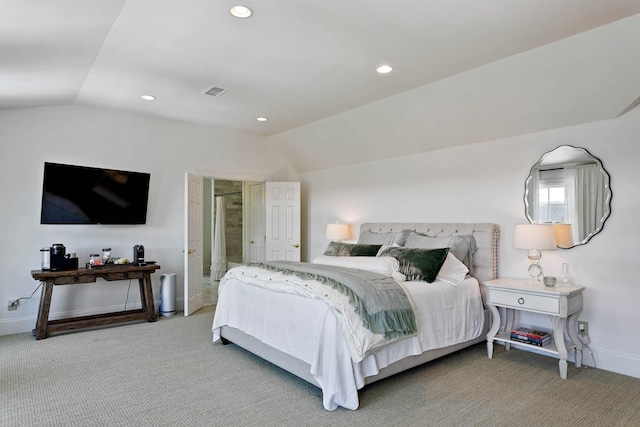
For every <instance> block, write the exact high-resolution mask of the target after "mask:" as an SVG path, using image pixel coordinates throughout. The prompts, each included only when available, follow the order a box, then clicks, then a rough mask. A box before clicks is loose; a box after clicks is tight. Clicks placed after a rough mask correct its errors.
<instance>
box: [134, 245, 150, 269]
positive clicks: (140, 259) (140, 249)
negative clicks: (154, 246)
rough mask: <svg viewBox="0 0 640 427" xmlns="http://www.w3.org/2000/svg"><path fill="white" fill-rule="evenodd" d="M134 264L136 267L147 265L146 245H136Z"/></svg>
mask: <svg viewBox="0 0 640 427" xmlns="http://www.w3.org/2000/svg"><path fill="white" fill-rule="evenodd" d="M133 263H134V264H135V265H147V264H146V263H145V262H144V245H135V246H134V247H133Z"/></svg>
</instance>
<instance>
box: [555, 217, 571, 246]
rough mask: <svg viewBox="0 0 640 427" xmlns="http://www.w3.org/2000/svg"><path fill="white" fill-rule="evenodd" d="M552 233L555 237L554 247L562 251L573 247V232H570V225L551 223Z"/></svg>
mask: <svg viewBox="0 0 640 427" xmlns="http://www.w3.org/2000/svg"><path fill="white" fill-rule="evenodd" d="M552 225H553V231H554V233H555V235H556V246H557V247H559V248H563V249H568V248H572V247H574V246H575V243H573V232H572V231H571V224H558V223H555V222H554V223H553V224H552Z"/></svg>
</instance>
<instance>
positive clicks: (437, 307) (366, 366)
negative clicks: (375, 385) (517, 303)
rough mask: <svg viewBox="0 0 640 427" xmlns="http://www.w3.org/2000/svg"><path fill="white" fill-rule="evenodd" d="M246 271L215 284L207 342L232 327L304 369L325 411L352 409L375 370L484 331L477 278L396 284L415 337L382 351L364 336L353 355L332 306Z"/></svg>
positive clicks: (238, 270)
mask: <svg viewBox="0 0 640 427" xmlns="http://www.w3.org/2000/svg"><path fill="white" fill-rule="evenodd" d="M247 268H250V267H244V266H243V267H237V268H236V269H232V270H230V272H229V273H227V276H225V278H224V279H223V280H222V281H221V283H220V287H219V291H218V292H219V295H218V304H217V307H216V313H215V316H214V320H213V326H212V330H213V340H214V341H217V340H218V339H220V329H219V328H220V327H221V326H230V327H233V328H236V329H239V330H241V331H243V332H244V333H246V334H248V335H251V336H253V337H255V338H257V339H258V340H260V341H261V342H263V343H265V344H268V345H269V346H272V347H274V348H277V349H279V350H280V351H282V352H284V353H286V354H288V355H290V356H293V357H295V358H297V359H300V360H302V361H304V362H305V363H307V364H309V365H310V366H311V371H310V372H311V374H312V375H313V377H314V378H315V379H316V381H317V382H318V384H319V385H320V387H321V388H322V391H323V405H324V407H325V409H327V410H333V409H335V408H336V407H338V406H343V407H345V408H348V409H357V407H358V390H359V389H360V388H362V387H363V386H364V380H365V378H366V377H368V376H372V375H376V374H377V373H378V372H379V370H380V369H382V368H384V367H386V366H388V365H390V364H392V363H394V362H396V361H398V360H400V359H403V358H405V357H408V356H412V355H417V354H421V353H422V352H424V351H426V350H430V349H436V348H442V347H447V346H449V345H453V344H457V343H459V342H463V341H468V340H471V339H474V338H476V337H478V336H479V335H480V334H481V332H482V327H483V323H484V312H483V308H482V301H481V298H480V291H479V287H478V282H477V280H476V279H473V278H470V279H466V280H465V281H464V282H463V283H461V284H460V285H459V286H457V287H455V286H451V285H449V284H447V283H444V282H440V281H435V282H433V283H426V282H400V284H401V286H402V287H403V288H404V289H405V291H406V292H407V295H408V297H409V300H410V301H411V304H412V306H413V308H414V312H415V315H416V323H417V325H418V335H416V336H413V337H409V338H403V339H398V340H396V341H395V342H393V343H391V344H388V345H386V344H385V345H382V344H384V342H379V340H378V338H377V337H379V336H376V335H375V334H372V333H369V335H370V336H366V333H365V334H364V335H365V338H366V339H367V340H369V342H367V345H366V346H365V348H366V350H364V351H365V353H366V354H364V355H359V354H357V352H356V354H355V355H354V348H353V343H352V342H351V341H350V338H349V337H348V336H345V334H344V333H343V332H344V328H345V317H344V316H342V315H337V313H336V308H335V307H332V306H331V305H329V304H327V302H326V301H323V300H322V299H320V298H318V296H317V295H314V293H313V292H312V293H309V294H307V292H306V291H301V292H298V293H297V294H296V293H289V291H284V290H283V289H282V288H280V286H281V285H282V284H281V283H280V282H278V281H274V280H269V276H268V275H266V276H265V275H263V273H257V272H254V273H256V274H246V272H247V270H243V269H247ZM252 268H253V267H252ZM242 271H244V272H245V274H241V273H242ZM264 274H266V272H265V273H264ZM270 274H276V275H279V274H281V273H277V272H270ZM271 278H272V279H273V277H271ZM287 278H288V279H290V278H291V276H288V277H287ZM256 280H259V281H265V280H266V281H267V282H271V285H270V288H271V289H265V288H263V287H259V286H257V284H256ZM247 283H248V286H247ZM252 283H253V284H252ZM303 288H304V287H303ZM274 290H275V291H276V292H274ZM347 304H348V303H347ZM284 307H286V308H284ZM356 318H357V316H356ZM382 340H384V338H382ZM372 349H373V350H372ZM354 356H355V357H354Z"/></svg>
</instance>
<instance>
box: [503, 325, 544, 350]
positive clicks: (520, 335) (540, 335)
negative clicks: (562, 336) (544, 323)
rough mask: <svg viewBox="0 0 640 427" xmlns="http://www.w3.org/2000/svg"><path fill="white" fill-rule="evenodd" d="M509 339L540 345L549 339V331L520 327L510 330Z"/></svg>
mask: <svg viewBox="0 0 640 427" xmlns="http://www.w3.org/2000/svg"><path fill="white" fill-rule="evenodd" d="M510 339H511V340H512V341H518V342H523V343H526V344H532V345H537V346H539V347H542V346H544V345H546V344H547V343H548V342H550V341H551V332H547V331H538V330H535V329H529V328H524V327H520V328H516V329H512V330H511V336H510Z"/></svg>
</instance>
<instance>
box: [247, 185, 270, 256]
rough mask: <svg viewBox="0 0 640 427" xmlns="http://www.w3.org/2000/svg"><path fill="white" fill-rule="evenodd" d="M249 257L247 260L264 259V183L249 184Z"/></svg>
mask: <svg viewBox="0 0 640 427" xmlns="http://www.w3.org/2000/svg"><path fill="white" fill-rule="evenodd" d="M249 198H250V200H249V203H250V205H249V206H250V213H249V215H250V218H249V242H248V243H249V252H248V254H249V259H248V261H264V260H265V247H264V244H265V236H266V234H265V212H264V209H265V208H264V198H265V184H264V182H262V183H260V184H251V185H250V186H249Z"/></svg>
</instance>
